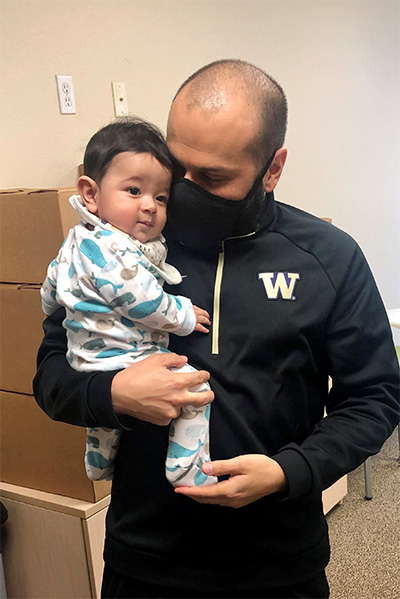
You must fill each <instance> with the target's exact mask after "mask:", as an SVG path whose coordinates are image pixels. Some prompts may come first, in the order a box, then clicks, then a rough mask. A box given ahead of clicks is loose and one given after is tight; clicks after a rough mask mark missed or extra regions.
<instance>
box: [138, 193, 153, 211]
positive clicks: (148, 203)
mask: <svg viewBox="0 0 400 599" xmlns="http://www.w3.org/2000/svg"><path fill="white" fill-rule="evenodd" d="M141 208H142V210H145V211H146V212H156V210H157V203H156V201H155V199H154V198H153V196H149V195H146V196H143V198H142V205H141Z"/></svg>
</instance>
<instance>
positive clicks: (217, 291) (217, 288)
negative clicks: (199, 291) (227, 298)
mask: <svg viewBox="0 0 400 599" xmlns="http://www.w3.org/2000/svg"><path fill="white" fill-rule="evenodd" d="M224 260H225V251H224V243H223V242H222V249H221V251H220V253H219V256H218V265H217V273H216V275H215V284H214V306H213V320H212V323H213V324H212V346H211V353H212V354H218V353H219V311H220V305H221V303H220V296H221V281H222V271H223V270H224Z"/></svg>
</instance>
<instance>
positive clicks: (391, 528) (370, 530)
mask: <svg viewBox="0 0 400 599" xmlns="http://www.w3.org/2000/svg"><path fill="white" fill-rule="evenodd" d="M399 453H400V452H399V438H398V432H397V429H396V430H395V432H394V433H393V434H392V435H391V437H390V438H389V439H388V440H387V441H386V443H385V444H384V445H383V447H382V449H381V451H380V452H379V453H378V454H377V455H376V456H374V457H373V458H372V490H373V498H372V500H370V501H367V500H365V498H364V496H365V492H364V467H363V466H360V467H359V468H357V469H356V470H354V471H353V472H351V473H350V474H349V475H348V494H347V495H346V497H345V498H344V499H343V501H342V503H341V504H340V505H337V506H335V507H334V508H333V509H332V510H331V511H330V512H329V513H328V514H327V522H328V525H329V534H330V541H331V550H332V556H331V561H330V563H329V565H328V568H327V570H326V573H327V577H328V580H329V584H330V587H331V599H399V598H400V462H399Z"/></svg>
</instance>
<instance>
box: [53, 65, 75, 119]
mask: <svg viewBox="0 0 400 599" xmlns="http://www.w3.org/2000/svg"><path fill="white" fill-rule="evenodd" d="M56 81H57V92H58V104H59V106H60V113H61V114H76V106H75V95H74V86H73V84H72V77H71V76H70V75H56Z"/></svg>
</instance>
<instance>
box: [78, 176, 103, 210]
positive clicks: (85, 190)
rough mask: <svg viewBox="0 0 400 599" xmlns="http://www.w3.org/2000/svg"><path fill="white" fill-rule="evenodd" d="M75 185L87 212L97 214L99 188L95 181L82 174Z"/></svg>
mask: <svg viewBox="0 0 400 599" xmlns="http://www.w3.org/2000/svg"><path fill="white" fill-rule="evenodd" d="M77 187H78V193H79V195H80V196H81V198H82V200H83V201H84V202H85V204H86V206H87V209H88V210H89V212H91V213H92V214H97V194H98V190H99V188H98V185H97V183H96V181H94V180H93V179H91V178H90V177H87V176H86V175H83V176H82V177H79V179H78V184H77Z"/></svg>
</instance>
